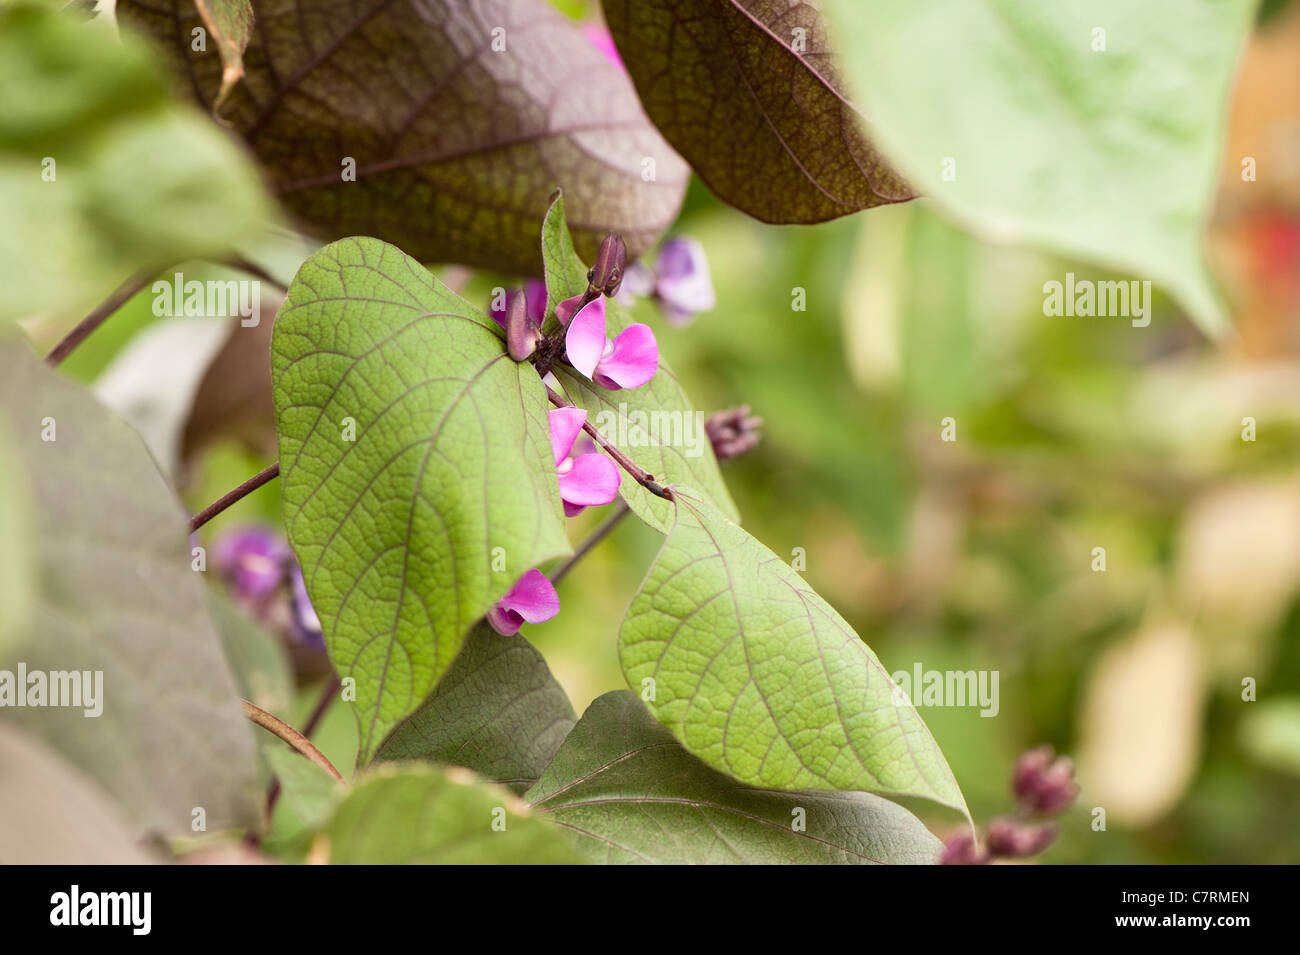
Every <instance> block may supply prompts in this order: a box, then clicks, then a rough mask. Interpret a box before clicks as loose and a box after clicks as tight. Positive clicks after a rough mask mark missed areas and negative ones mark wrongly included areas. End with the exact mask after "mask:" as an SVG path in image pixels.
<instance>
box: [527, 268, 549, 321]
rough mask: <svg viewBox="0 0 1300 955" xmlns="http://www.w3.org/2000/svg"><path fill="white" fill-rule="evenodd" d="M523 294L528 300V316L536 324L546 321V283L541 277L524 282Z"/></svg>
mask: <svg viewBox="0 0 1300 955" xmlns="http://www.w3.org/2000/svg"><path fill="white" fill-rule="evenodd" d="M524 295H525V296H526V297H527V301H528V317H529V318H531V319H532V320H533V321H535V322H536V323H537V324H538V325H543V324H545V322H546V283H545V282H543V281H541V279H529V280H528V281H527V282H525V283H524Z"/></svg>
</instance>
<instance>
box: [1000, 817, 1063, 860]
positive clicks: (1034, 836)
mask: <svg viewBox="0 0 1300 955" xmlns="http://www.w3.org/2000/svg"><path fill="white" fill-rule="evenodd" d="M1055 838H1056V826H1054V825H1052V824H1051V823H1050V822H1045V823H1023V822H1017V821H1016V820H1014V819H1009V818H1007V817H1006V816H1001V817H999V818H997V819H994V820H993V821H991V822H990V823H989V825H988V831H987V832H986V833H985V835H984V841H985V844H986V845H987V846H988V850H989V853H990V854H991V855H994V856H1001V857H1002V858H1004V859H1025V858H1028V857H1029V856H1036V855H1038V853H1040V852H1042V851H1043V850H1044V849H1046V848H1047V847H1048V846H1049V845H1051V844H1052V840H1053V839H1055Z"/></svg>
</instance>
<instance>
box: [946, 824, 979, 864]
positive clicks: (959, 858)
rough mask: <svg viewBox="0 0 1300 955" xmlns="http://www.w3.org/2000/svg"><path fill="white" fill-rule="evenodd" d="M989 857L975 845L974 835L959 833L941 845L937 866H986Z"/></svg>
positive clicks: (967, 832)
mask: <svg viewBox="0 0 1300 955" xmlns="http://www.w3.org/2000/svg"><path fill="white" fill-rule="evenodd" d="M988 861H989V855H988V853H987V852H985V851H984V850H983V849H981V848H980V847H979V846H977V845H976V844H975V835H974V833H971V832H969V831H966V832H959V833H957V835H955V836H953V837H952V838H950V839H949V840H948V841H947V842H945V843H944V844H943V854H942V855H940V856H939V865H987V864H988Z"/></svg>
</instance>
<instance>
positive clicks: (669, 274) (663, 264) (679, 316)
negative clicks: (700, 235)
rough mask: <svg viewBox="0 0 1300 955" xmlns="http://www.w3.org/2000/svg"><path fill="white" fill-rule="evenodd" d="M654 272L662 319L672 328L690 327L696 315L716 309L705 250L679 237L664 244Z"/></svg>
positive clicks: (692, 240)
mask: <svg viewBox="0 0 1300 955" xmlns="http://www.w3.org/2000/svg"><path fill="white" fill-rule="evenodd" d="M655 271H656V272H657V273H658V276H657V282H656V284H655V295H656V296H657V297H658V299H659V302H660V304H661V305H662V306H663V310H664V318H666V319H668V321H669V322H670V323H672V324H673V325H687V324H690V322H691V320H692V319H693V318H694V317H695V314H696V313H697V312H707V311H710V310H711V309H712V308H713V307H714V306H715V305H717V303H718V300H717V296H716V295H715V294H714V291H713V279H712V278H711V277H710V275H709V260H708V258H707V257H705V255H704V247H703V246H701V245H700V244H699V243H698V242H696V241H695V240H694V239H687V238H683V237H681V236H679V237H677V238H673V239H669V240H668V241H667V242H665V243H664V244H663V248H661V249H660V250H659V259H658V261H657V262H655Z"/></svg>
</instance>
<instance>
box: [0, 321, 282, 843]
mask: <svg viewBox="0 0 1300 955" xmlns="http://www.w3.org/2000/svg"><path fill="white" fill-rule="evenodd" d="M0 423H3V425H4V426H5V427H6V430H7V432H8V433H9V434H10V435H11V436H12V439H13V441H14V442H15V443H16V450H17V453H18V457H19V460H20V470H21V472H22V477H23V479H24V480H25V481H26V483H27V486H28V487H29V488H31V490H32V495H33V507H32V512H31V514H30V519H31V522H32V532H33V539H34V540H35V541H37V542H38V548H39V551H38V554H37V559H38V561H39V564H38V567H37V580H38V586H37V594H36V608H35V611H34V615H33V619H32V623H31V629H30V634H29V636H28V638H27V640H26V641H25V642H24V644H23V645H21V648H20V652H21V655H20V657H19V659H20V660H21V661H22V662H23V663H25V664H26V669H27V672H28V673H29V674H31V673H35V672H37V671H42V672H49V671H91V672H92V674H93V673H94V672H96V671H98V672H100V673H101V674H102V677H101V682H102V688H101V690H102V692H100V693H98V694H97V695H98V696H99V699H98V701H97V702H96V704H95V706H93V707H91V710H92V711H93V710H94V709H95V708H97V707H98V706H99V705H101V704H102V712H101V713H100V715H98V716H87V715H85V713H86V707H85V706H81V707H76V706H61V707H52V706H47V707H43V708H39V709H33V708H26V707H24V708H9V707H6V708H4V709H3V710H0V717H3V718H4V719H5V720H14V721H16V722H18V723H20V724H21V725H22V726H23V727H25V728H26V729H28V730H30V731H31V732H33V733H34V734H36V735H38V736H40V737H41V738H43V739H44V740H45V741H46V742H48V743H49V744H50V745H52V746H53V747H54V748H55V749H56V750H58V751H59V752H60V753H61V754H62V755H63V756H65V757H66V758H67V759H68V761H69V762H71V763H73V764H75V765H76V766H79V767H80V768H81V769H83V770H85V771H86V772H87V773H89V774H90V775H92V776H93V777H95V779H96V780H97V781H98V782H99V784H100V785H101V786H103V787H104V789H106V790H107V791H108V792H109V793H111V794H112V795H113V796H114V797H116V798H117V800H118V802H119V803H120V804H121V806H122V807H123V808H124V809H125V810H126V811H127V812H129V813H130V821H131V822H132V823H134V824H135V825H137V826H140V827H142V828H149V829H153V830H157V831H160V832H176V831H185V832H188V831H190V830H189V827H190V823H191V819H192V817H191V811H192V810H193V809H195V808H198V807H202V808H203V809H204V811H205V813H206V819H207V826H208V829H209V830H210V831H211V830H215V829H220V828H224V827H227V826H248V825H255V824H256V822H257V819H258V811H257V806H256V802H255V791H254V790H255V773H256V753H255V749H254V743H253V739H252V735H251V732H250V729H249V727H248V725H247V724H246V722H245V721H244V718H243V716H242V714H241V713H240V710H239V705H238V702H237V700H236V696H235V687H234V683H233V681H232V680H231V677H230V672H229V670H228V669H227V668H226V663H225V660H224V659H223V658H222V651H221V646H220V642H219V640H218V637H217V634H216V631H215V630H214V628H213V625H212V619H211V617H210V615H209V612H208V600H207V594H206V592H205V588H204V586H203V583H202V580H201V578H200V576H199V575H198V574H197V573H195V571H194V570H193V569H191V558H190V549H189V542H188V539H187V536H186V518H185V514H184V513H183V512H182V510H181V508H180V504H179V502H178V501H177V500H176V498H175V496H174V495H173V493H172V490H171V488H170V487H168V485H167V483H166V482H165V481H164V480H163V478H162V475H161V474H159V472H158V469H157V467H156V466H155V464H154V462H153V460H152V459H151V458H150V457H149V453H148V452H147V451H146V450H145V447H144V444H143V443H142V442H141V440H140V438H139V437H138V436H137V435H136V433H135V432H134V431H132V430H131V429H130V428H129V427H127V426H126V425H125V424H123V423H122V422H121V421H120V420H118V419H117V418H116V417H114V416H113V415H111V414H110V413H109V412H108V411H106V410H105V409H104V408H103V407H102V406H100V405H99V404H97V403H96V402H95V400H94V399H93V398H92V397H91V396H90V395H89V394H88V393H86V392H85V391H84V390H83V389H82V388H80V387H79V386H77V385H75V384H73V383H71V382H69V381H66V380H65V379H63V378H61V377H59V375H57V374H56V373H55V372H52V371H50V370H49V369H47V368H46V367H45V366H44V365H42V364H41V362H40V361H39V360H38V359H37V358H36V356H34V355H33V354H32V353H31V351H30V350H29V348H28V347H27V344H26V343H25V342H24V341H22V340H20V339H19V338H18V337H17V336H16V335H15V334H14V333H9V334H7V335H5V336H3V339H2V340H0ZM46 439H49V440H46ZM83 678H84V677H83ZM95 682H96V680H95V679H94V678H93V677H92V679H91V683H92V684H93V683H95Z"/></svg>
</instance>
